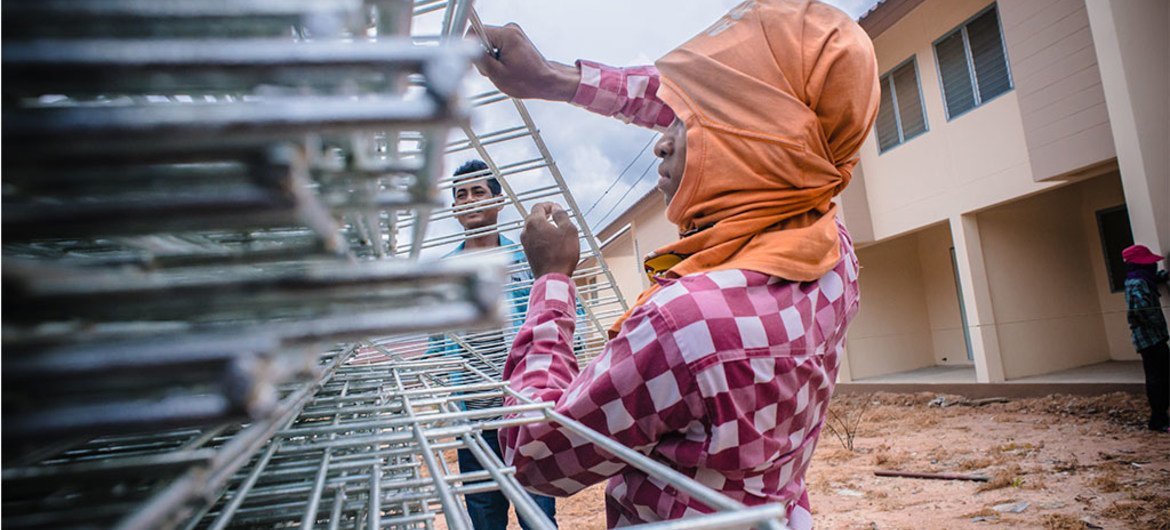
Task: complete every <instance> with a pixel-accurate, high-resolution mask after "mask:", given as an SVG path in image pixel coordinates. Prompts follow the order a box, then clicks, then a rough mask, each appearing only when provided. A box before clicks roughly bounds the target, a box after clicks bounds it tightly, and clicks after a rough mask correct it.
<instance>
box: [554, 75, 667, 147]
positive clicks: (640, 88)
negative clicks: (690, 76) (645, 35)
mask: <svg viewBox="0 0 1170 530" xmlns="http://www.w3.org/2000/svg"><path fill="white" fill-rule="evenodd" d="M577 66H578V67H579V68H580V69H581V84H580V85H577V93H576V95H574V96H573V99H572V103H573V104H574V105H577V106H580V107H584V108H586V109H588V110H591V111H593V112H596V113H598V114H602V115H605V116H613V117H615V118H618V119H620V120H622V121H624V122H626V123H633V124H634V125H639V126H642V127H647V128H650V129H656V130H658V131H665V130H666V128H667V127H670V124H671V122H673V121H674V111H673V110H671V109H670V107H668V106H666V104H665V103H663V102H662V100H661V99H658V86H659V80H658V69H657V68H655V67H654V66H652V65H647V66H634V67H629V68H616V67H613V66H606V65H604V64H601V63H595V62H592V61H584V60H580V61H577Z"/></svg>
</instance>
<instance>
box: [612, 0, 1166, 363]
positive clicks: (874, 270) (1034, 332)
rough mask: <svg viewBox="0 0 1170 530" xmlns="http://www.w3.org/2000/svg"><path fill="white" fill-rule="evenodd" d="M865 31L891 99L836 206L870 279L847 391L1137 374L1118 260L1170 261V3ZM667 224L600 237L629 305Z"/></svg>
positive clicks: (658, 213)
mask: <svg viewBox="0 0 1170 530" xmlns="http://www.w3.org/2000/svg"><path fill="white" fill-rule="evenodd" d="M860 23H861V25H862V27H864V28H865V29H866V31H868V32H869V34H870V36H871V37H872V38H873V41H874V46H875V49H876V51H877V58H878V66H879V70H880V72H881V75H882V78H881V82H882V88H883V96H882V103H881V110H880V112H879V116H878V123H877V125H876V127H875V131H874V133H873V134H871V136H870V138H869V140H868V141H867V142H866V144H865V145H864V146H863V147H862V150H861V162H860V164H859V166H858V170H857V171H856V174H855V176H854V180H853V183H852V184H851V185H850V186H849V188H848V189H847V190H846V192H845V193H844V194H843V195H842V197H841V198H840V202H841V206H842V208H841V210H842V215H843V218H844V221H845V223H846V225H847V226H848V228H849V230H850V232H851V233H852V234H853V238H854V241H855V243H857V247H858V256H859V258H860V261H861V265H862V269H863V270H862V274H861V283H862V300H863V301H862V309H861V313H860V314H859V315H858V317H857V319H856V321H855V323H854V324H853V327H852V328H851V330H850V335H849V339H848V346H847V358H846V360H845V362H844V363H843V368H842V372H841V380H842V381H845V382H848V381H899V379H898V378H897V376H898V375H899V374H902V375H906V374H909V375H911V376H912V377H910V378H907V379H902V380H905V381H916V382H957V383H961V382H972V383H974V382H982V383H988V382H992V383H995V382H1005V381H1021V380H1023V381H1028V380H1039V379H1037V378H1038V377H1043V376H1044V375H1046V374H1054V373H1061V372H1067V371H1069V370H1075V369H1078V368H1079V367H1086V366H1105V367H1108V366H1109V365H1103V364H1101V363H1110V362H1113V364H1114V365H1116V366H1128V365H1124V364H1123V363H1116V362H1117V361H1134V360H1137V358H1138V357H1137V355H1136V354H1135V353H1134V350H1133V348H1132V346H1131V345H1130V343H1129V339H1128V327H1127V325H1126V320H1125V302H1124V299H1123V296H1122V294H1121V292H1120V283H1119V279H1120V278H1122V277H1123V276H1124V271H1123V270H1122V266H1121V261H1120V249H1122V248H1124V247H1125V246H1127V245H1129V244H1131V242H1133V241H1136V242H1140V243H1142V244H1145V245H1147V246H1149V247H1150V248H1151V249H1153V250H1154V251H1156V252H1159V253H1161V254H1165V253H1166V252H1167V251H1170V33H1168V32H1167V31H1166V28H1167V27H1170V2H1167V1H1166V0H999V1H996V2H988V1H987V0H885V1H884V2H882V3H880V4H878V5H877V6H876V7H875V8H874V9H873V10H872V11H870V12H869V13H868V14H866V15H865V16H864V17H863V18H862V19H861V21H860ZM663 212H664V206H663V204H662V199H661V197H660V196H659V194H658V193H656V192H653V193H650V194H648V195H646V196H645V197H643V198H642V199H641V200H639V201H638V202H637V203H636V204H635V205H634V206H633V207H631V208H630V209H629V210H627V211H626V212H624V213H623V214H622V215H621V216H620V217H619V218H618V219H617V220H615V221H614V222H612V223H611V224H610V225H609V226H607V227H605V228H603V229H602V230H601V231H599V232H600V233H599V236H600V237H601V239H602V240H603V241H605V243H606V245H605V248H604V254H605V256H606V259H607V261H608V263H609V264H610V267H611V268H612V270H613V271H614V274H615V277H616V279H617V281H618V283H619V286H620V289H621V291H622V294H623V295H624V296H625V297H626V298H627V299H628V300H631V301H632V300H633V299H634V297H636V296H637V294H638V292H640V291H641V289H642V288H643V287H644V286H645V285H646V282H647V281H646V279H645V277H644V276H643V275H642V273H641V264H640V256H642V255H643V254H645V253H646V252H649V251H651V250H653V249H654V248H656V247H657V246H659V245H661V244H663V243H666V242H668V241H670V240H672V239H674V238H675V234H674V229H673V227H672V226H671V225H670V223H668V222H667V221H666V220H665V218H664V214H663ZM1134 364H1136V363H1130V365H1134ZM1106 369H1108V368H1106ZM1125 369H1126V370H1136V371H1137V373H1138V374H1140V368H1136V367H1134V366H1130V367H1129V368H1125ZM1138 377H1140V375H1139V376H1138Z"/></svg>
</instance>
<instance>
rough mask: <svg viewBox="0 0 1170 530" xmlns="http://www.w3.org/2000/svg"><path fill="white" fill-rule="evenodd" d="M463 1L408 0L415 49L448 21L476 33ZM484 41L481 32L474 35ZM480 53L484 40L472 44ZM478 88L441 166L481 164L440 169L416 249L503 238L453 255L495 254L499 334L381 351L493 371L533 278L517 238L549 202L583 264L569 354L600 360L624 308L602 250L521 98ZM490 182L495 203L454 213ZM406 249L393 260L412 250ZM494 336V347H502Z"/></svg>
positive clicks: (397, 343) (410, 340)
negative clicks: (473, 189)
mask: <svg viewBox="0 0 1170 530" xmlns="http://www.w3.org/2000/svg"><path fill="white" fill-rule="evenodd" d="M468 5H469V4H468V3H466V2H454V1H445V0H416V1H415V7H414V15H415V28H416V29H415V31H414V39H415V41H416V42H418V43H420V44H426V43H433V42H445V41H449V40H451V39H452V37H453V36H459V35H462V34H463V33H464V30H465V28H464V27H462V26H458V25H453V24H451V21H452V20H460V19H461V18H466V19H467V20H468V22H469V24H468V27H469V28H476V27H481V26H482V22H480V20H479V16H478V14H477V13H476V11H475V9H473V8H468V7H467V6H468ZM478 35H483V32H478ZM478 40H479V42H480V43H481V44H482V45H483V47H484V48H485V50H486V51H488V52H490V51H491V50H492V43H491V42H488V41H487V40H486V39H483V38H480V39H478ZM469 84H470V85H472V86H473V87H474V88H479V89H480V90H479V91H477V92H475V93H474V95H472V96H471V97H470V98H469V100H470V101H471V103H472V105H473V119H472V120H471V122H470V123H468V124H464V125H463V126H462V127H461V130H460V132H461V133H462V134H458V133H456V134H453V135H452V139H451V140H450V141H449V142H448V143H447V147H446V149H445V155H446V157H447V160H448V164H447V167H448V168H453V167H457V166H458V165H460V164H461V163H462V162H464V161H467V160H470V159H479V160H482V161H484V163H485V164H486V165H487V166H488V169H487V170H484V171H479V172H472V173H468V174H464V175H460V176H459V177H454V176H452V175H450V172H448V174H447V175H444V176H443V177H442V178H441V179H440V180H439V186H440V194H439V196H440V200H441V201H445V204H444V206H442V207H440V208H437V209H436V210H434V211H433V212H432V215H431V218H430V222H431V225H432V226H434V227H436V229H432V230H430V232H429V233H428V234H427V236H426V237H425V238H424V239H423V240H422V243H421V250H422V251H423V252H428V251H429V252H431V253H432V254H433V255H439V254H440V253H442V252H447V251H450V250H451V248H452V247H454V246H456V245H457V244H459V243H461V242H462V241H463V240H464V239H467V238H471V237H478V236H485V235H487V236H492V235H497V234H498V235H502V236H505V237H508V238H509V240H510V241H511V244H501V245H500V246H499V247H497V248H495V249H490V250H478V251H476V252H474V253H469V254H464V255H460V256H456V257H453V259H456V260H458V259H463V260H476V259H480V258H482V257H485V256H500V257H502V258H503V259H504V260H505V261H506V262H507V264H508V265H507V267H508V269H507V274H508V277H509V282H508V284H507V285H506V287H505V293H504V305H505V308H504V318H505V319H506V325H505V327H504V328H503V329H502V330H485V331H477V332H475V331H473V332H467V333H446V334H440V335H430V336H410V337H393V338H392V339H389V340H382V341H380V342H382V343H383V345H384V347H386V348H388V349H390V350H392V351H393V352H394V353H395V354H399V355H405V356H420V355H421V356H430V357H434V358H442V357H444V356H447V355H450V354H451V352H453V351H455V352H461V353H462V354H463V355H464V356H465V357H466V358H467V360H468V361H469V362H470V363H471V364H472V365H473V366H474V367H476V368H478V369H481V370H485V371H487V372H489V373H495V374H499V373H500V372H501V371H502V369H503V366H504V362H505V360H506V359H507V353H508V347H509V346H510V344H511V340H512V338H513V337H514V336H515V333H516V331H517V330H518V328H519V326H520V325H521V324H522V323H523V316H524V313H525V310H526V307H527V305H526V304H527V298H528V297H527V292H528V290H529V289H530V288H531V287H532V283H533V277H532V270H531V267H530V266H529V265H528V263H527V261H526V260H524V259H522V258H517V253H519V252H521V251H522V249H521V248H520V244H519V240H520V238H519V233H520V230H521V228H522V227H523V220H524V217H525V216H527V214H528V212H529V211H530V210H531V209H532V206H533V205H535V204H537V203H539V202H555V203H558V204H560V205H561V206H562V207H564V208H565V210H566V211H567V212H568V213H569V215H570V216H571V218H572V219H573V221H574V224H575V225H576V226H577V227H578V229H579V237H580V244H581V263H582V265H583V266H582V267H579V268H578V270H577V271H576V272H575V273H574V275H573V280H574V281H575V282H576V283H577V287H578V310H577V325H576V338H575V343H574V352H575V353H576V355H577V358H578V361H579V362H580V363H581V365H582V366H584V365H585V363H587V362H588V361H589V360H591V359H593V358H594V357H596V356H597V355H598V354H600V353H601V350H602V349H603V348H604V347H605V343H606V341H607V340H608V329H609V326H610V325H611V324H612V323H613V322H614V321H615V320H616V319H617V318H618V317H619V316H620V315H621V314H622V313H624V312H625V311H626V310H627V309H628V306H627V304H626V301H625V298H624V297H623V296H622V295H621V293H620V292H619V291H618V289H617V282H616V281H615V280H614V278H613V274H612V273H611V272H610V270H609V266H608V265H607V263H606V262H605V259H604V258H603V256H602V255H601V249H600V246H599V244H598V242H597V240H596V238H595V237H594V236H593V233H592V230H591V228H590V227H589V225H588V223H586V222H585V218H584V216H583V215H581V213H582V212H581V211H580V208H579V207H578V205H577V202H576V200H575V199H574V197H573V195H572V194H571V193H569V188H568V186H567V184H566V182H565V177H564V176H563V175H562V174H561V171H560V169H559V168H558V167H557V164H556V161H555V160H554V159H553V157H552V155H551V153H550V152H549V148H548V146H547V145H546V144H545V141H544V139H543V138H542V136H541V133H540V130H539V129H538V128H537V126H536V124H535V122H534V121H533V118H532V115H531V114H530V113H529V111H528V108H527V106H526V105H525V104H524V102H523V101H520V100H517V99H513V98H510V97H508V96H507V95H505V94H503V93H502V92H500V91H498V90H496V89H495V88H494V87H492V86H491V84H490V83H489V82H487V80H486V79H484V78H482V77H478V76H475V78H474V79H472V80H471V82H470V83H469ZM489 177H491V178H495V179H496V180H497V181H498V182H499V183H500V185H501V186H500V187H501V189H502V194H501V196H500V197H498V198H495V199H493V200H488V201H482V202H478V203H474V204H471V205H465V206H462V207H459V208H455V207H454V205H453V201H452V189H453V187H454V185H455V184H456V183H459V184H468V183H474V182H476V181H478V180H481V179H487V178H489ZM488 209H501V213H500V216H499V219H500V222H499V223H498V224H496V225H494V226H490V227H484V228H479V229H474V230H464V229H463V228H462V227H460V226H459V225H458V224H456V223H455V219H456V217H457V216H459V215H462V214H466V213H472V212H478V211H484V210H488ZM412 223H413V221H412V220H410V219H405V220H402V221H400V222H399V223H398V224H399V226H400V227H401V228H402V229H403V230H404V231H413V224H412ZM415 249H416V247H415V246H414V245H413V244H412V245H410V246H406V245H404V246H403V247H402V248H400V249H399V253H408V252H411V251H414V250H415ZM501 336H502V340H501Z"/></svg>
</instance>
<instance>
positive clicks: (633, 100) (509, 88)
mask: <svg viewBox="0 0 1170 530" xmlns="http://www.w3.org/2000/svg"><path fill="white" fill-rule="evenodd" d="M484 34H485V35H486V37H487V40H488V42H491V43H492V46H493V47H494V48H495V49H496V50H498V53H496V54H494V55H488V56H485V57H484V58H483V59H482V60H481V61H479V62H478V63H477V65H476V66H477V67H478V68H479V71H480V73H482V74H483V75H485V76H487V77H488V79H490V80H491V81H492V83H495V85H496V87H497V88H499V89H500V91H501V92H503V93H505V94H508V95H509V96H512V97H515V98H532V99H546V100H550V101H565V102H570V103H573V104H574V105H577V106H580V107H584V108H586V109H588V110H591V111H593V112H596V113H598V114H602V115H605V116H612V117H615V118H618V119H620V120H622V121H624V122H626V123H633V124H634V125H639V126H642V127H648V128H652V129H657V130H659V131H664V130H666V128H667V127H669V126H670V124H671V122H673V121H674V111H672V110H671V109H670V107H668V106H666V104H665V103H663V102H662V100H660V99H658V86H659V85H658V79H659V78H658V69H657V68H655V67H654V66H651V65H647V66H635V67H628V68H616V67H612V66H606V65H603V64H601V63H596V62H592V61H585V60H580V61H577V62H576V64H575V65H567V64H563V63H558V62H555V61H549V60H548V59H545V57H544V55H542V54H541V53H540V51H539V50H537V49H536V46H535V45H534V44H533V43H532V41H531V40H529V39H528V36H527V35H525V34H524V30H523V29H521V28H520V26H517V25H516V24H508V25H506V26H484Z"/></svg>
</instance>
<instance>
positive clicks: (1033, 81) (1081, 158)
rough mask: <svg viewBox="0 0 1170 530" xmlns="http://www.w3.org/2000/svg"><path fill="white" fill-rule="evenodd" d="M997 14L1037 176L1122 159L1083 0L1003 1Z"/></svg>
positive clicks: (1064, 172)
mask: <svg viewBox="0 0 1170 530" xmlns="http://www.w3.org/2000/svg"><path fill="white" fill-rule="evenodd" d="M999 12H1000V18H1001V21H1002V24H1003V31H1004V41H1005V43H1006V44H1007V51H1008V62H1009V64H1010V66H1011V70H1012V81H1013V82H1014V84H1015V87H1016V92H1017V94H1018V99H1019V106H1020V113H1021V119H1022V120H1023V125H1024V135H1025V138H1026V140H1027V145H1028V151H1029V155H1030V156H1029V160H1030V163H1031V167H1032V176H1033V178H1034V179H1035V180H1036V181H1042V180H1046V179H1050V178H1053V177H1059V176H1061V175H1064V174H1067V173H1070V172H1073V171H1076V170H1078V169H1081V168H1084V167H1086V166H1091V165H1094V164H1097V163H1100V162H1102V161H1104V160H1108V159H1111V158H1113V157H1114V156H1116V150H1115V149H1114V147H1113V135H1112V131H1111V130H1110V128H1109V116H1108V114H1107V113H1105V112H1104V105H1105V92H1104V90H1103V88H1102V85H1101V75H1100V73H1099V70H1098V68H1097V53H1096V51H1095V50H1094V48H1093V39H1092V32H1091V31H1090V30H1089V16H1088V12H1087V10H1086V9H1085V2H1084V0H1056V1H1054V2H1050V3H1047V4H1045V5H1044V6H1043V7H1040V8H1037V6H1036V2H1035V0H1000V1H999ZM1086 136H1087V137H1089V138H1091V139H1086Z"/></svg>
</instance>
